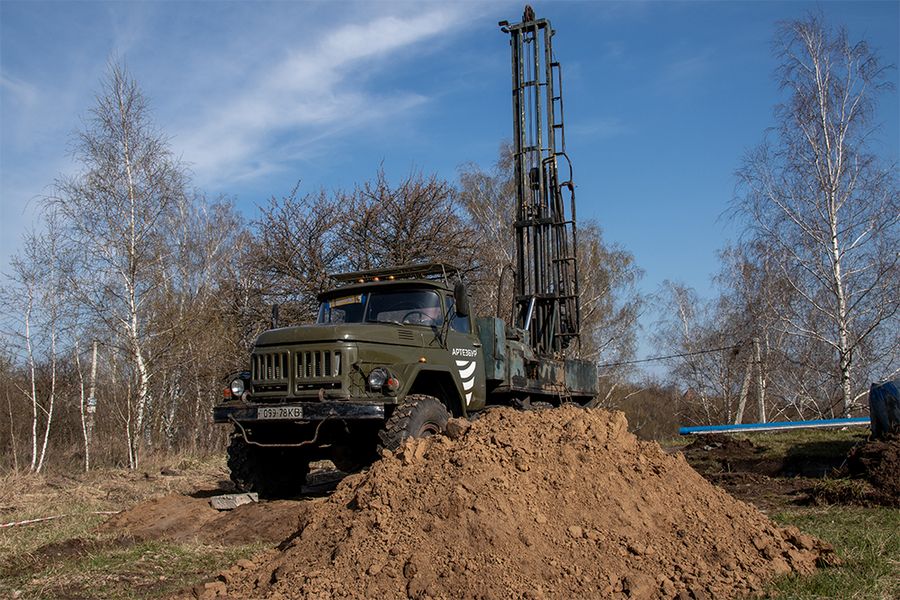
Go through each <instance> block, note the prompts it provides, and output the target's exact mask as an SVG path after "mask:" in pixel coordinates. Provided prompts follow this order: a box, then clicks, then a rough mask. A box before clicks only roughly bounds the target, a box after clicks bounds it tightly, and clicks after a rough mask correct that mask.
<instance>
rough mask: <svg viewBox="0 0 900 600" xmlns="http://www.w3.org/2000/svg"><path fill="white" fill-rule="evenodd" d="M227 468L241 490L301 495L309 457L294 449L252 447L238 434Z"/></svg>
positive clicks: (266, 495) (268, 494)
mask: <svg viewBox="0 0 900 600" xmlns="http://www.w3.org/2000/svg"><path fill="white" fill-rule="evenodd" d="M228 469H229V470H230V471H231V481H233V482H234V485H235V487H237V489H238V490H240V491H243V492H256V493H258V494H259V495H260V496H262V497H264V498H288V497H291V496H296V495H298V494H300V488H301V487H302V486H303V484H304V482H305V481H306V475H307V473H309V458H307V457H306V456H304V454H303V453H302V452H300V451H299V450H297V449H294V448H261V447H259V446H252V445H250V444H247V442H245V441H244V438H243V437H242V436H241V435H238V434H235V435H233V436H232V437H231V444H229V446H228Z"/></svg>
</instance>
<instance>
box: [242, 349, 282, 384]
mask: <svg viewBox="0 0 900 600" xmlns="http://www.w3.org/2000/svg"><path fill="white" fill-rule="evenodd" d="M287 366H288V353H287V352H271V353H268V354H254V355H253V364H252V372H251V375H252V377H253V381H260V382H263V383H275V382H281V381H285V382H286V381H287V380H288V370H287Z"/></svg>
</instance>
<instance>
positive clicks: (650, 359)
mask: <svg viewBox="0 0 900 600" xmlns="http://www.w3.org/2000/svg"><path fill="white" fill-rule="evenodd" d="M740 347H741V344H739V343H738V344H734V345H732V346H722V347H721V348H709V349H707V350H697V351H696V352H682V353H681V354H669V355H667V356H651V357H650V358H641V359H638V360H623V361H622V362H614V363H605V364H598V365H597V366H598V367H621V366H624V365H636V364H638V363H645V362H654V361H657V360H667V359H669V358H683V357H685V356H696V355H698V354H710V353H711V352H721V351H722V350H734V349H735V348H740Z"/></svg>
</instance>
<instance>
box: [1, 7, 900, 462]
mask: <svg viewBox="0 0 900 600" xmlns="http://www.w3.org/2000/svg"><path fill="white" fill-rule="evenodd" d="M777 48H778V49H779V50H778V52H779V57H780V61H781V65H782V66H781V68H780V70H779V72H778V77H779V83H780V85H781V86H782V88H783V89H784V90H785V94H786V96H787V100H786V101H785V103H784V104H782V105H779V106H778V107H777V108H776V120H777V126H776V127H775V128H774V129H773V130H771V131H769V132H768V133H767V135H766V138H765V140H764V142H763V143H762V144H761V145H760V146H759V147H757V148H755V149H753V150H751V151H750V152H748V153H747V155H746V156H745V157H744V159H743V161H742V164H741V167H740V169H739V171H738V181H739V187H738V191H737V193H736V196H735V199H734V202H733V205H732V215H733V217H734V218H735V219H738V220H739V222H740V223H741V224H742V225H743V230H744V234H743V236H742V238H741V239H739V240H738V241H736V242H734V243H733V244H732V245H730V246H729V247H728V248H726V249H724V250H723V251H722V254H721V258H722V262H721V264H722V269H721V272H720V273H719V275H718V276H717V283H718V287H719V290H720V294H719V296H718V297H717V298H714V299H712V300H708V301H707V300H703V299H701V298H700V297H698V295H697V293H696V292H695V291H693V290H691V289H690V288H688V287H686V286H684V285H683V284H680V283H677V281H670V282H666V283H665V284H664V285H663V286H662V288H661V289H660V290H659V291H658V293H656V294H654V295H652V296H646V295H643V294H641V293H639V291H638V284H639V282H640V279H641V277H642V271H641V269H640V268H639V266H638V265H637V264H636V263H635V260H634V257H633V256H632V254H631V253H630V252H628V251H627V249H625V248H623V247H620V246H618V245H616V244H612V243H610V242H608V241H607V240H605V239H604V237H603V234H602V230H601V228H600V227H599V225H598V224H597V223H593V222H581V223H579V243H578V248H577V253H578V259H579V265H580V268H579V271H580V274H581V276H582V281H581V294H582V298H581V306H582V311H583V317H584V321H585V322H584V324H583V328H582V329H583V331H584V332H585V333H584V334H583V335H582V340H581V343H580V344H579V345H578V346H577V347H576V348H573V349H572V352H574V353H577V354H578V355H579V356H581V357H583V358H587V359H590V360H594V361H595V362H597V363H598V364H600V365H601V369H600V373H601V384H602V385H601V389H602V392H601V396H600V398H599V399H598V403H599V404H600V405H603V406H611V407H620V408H624V409H625V410H626V412H628V414H629V416H630V417H631V419H632V423H633V425H634V426H635V428H637V429H638V430H641V431H643V432H644V433H645V434H647V435H654V434H660V433H670V432H671V426H672V425H673V424H675V423H679V422H681V423H684V422H687V423H692V422H695V423H718V422H723V421H740V420H748V419H754V420H756V419H768V420H773V419H777V418H782V417H787V418H805V417H812V416H836V415H845V414H851V413H853V412H854V411H857V410H858V409H859V407H860V404H861V403H862V402H863V401H864V396H865V390H866V388H867V384H868V382H869V381H872V380H875V379H880V378H885V377H889V376H892V375H893V374H896V373H897V372H898V368H900V357H898V349H900V328H898V316H900V314H898V296H900V295H898V294H897V293H896V290H895V289H892V285H893V286H894V287H895V286H896V282H897V280H898V279H897V262H898V253H897V248H898V247H900V243H898V242H900V240H898V227H897V225H898V219H900V210H898V196H897V182H896V174H895V173H896V168H895V165H884V164H883V162H882V161H880V160H879V159H878V158H877V156H876V155H874V154H872V153H871V151H870V148H869V143H870V137H871V136H872V133H873V131H875V128H873V124H872V119H873V116H874V114H875V112H874V111H875V107H876V103H877V100H878V97H879V95H880V93H881V92H882V91H884V90H885V89H886V87H887V82H888V78H887V76H886V74H887V73H888V70H887V69H886V68H885V67H884V66H882V65H881V64H880V63H879V60H878V57H877V55H876V54H875V53H874V52H873V51H871V50H870V49H869V48H868V47H867V46H866V45H865V43H862V42H859V43H855V44H851V43H850V42H849V40H848V39H847V35H846V33H844V32H842V31H837V32H835V31H832V30H830V29H828V28H827V27H826V26H825V24H824V23H822V22H821V20H820V19H819V18H817V17H811V18H809V19H807V20H804V21H797V22H792V23H788V24H785V25H783V26H782V28H781V29H780V30H779V34H778V37H777ZM74 155H75V158H76V159H77V161H78V164H79V169H78V171H77V173H76V174H75V175H72V176H67V177H60V178H59V179H57V180H56V181H55V182H54V185H53V192H52V193H51V194H49V195H48V196H47V197H45V198H43V199H42V200H41V207H40V208H41V211H40V212H41V217H42V218H41V222H40V224H39V225H37V226H36V227H35V229H34V231H31V232H29V233H27V234H26V235H25V236H24V239H23V243H22V246H21V250H20V251H19V252H18V254H17V255H16V256H15V257H14V258H13V260H12V261H11V265H10V270H9V272H8V273H6V274H5V275H6V280H7V281H6V285H5V286H4V288H3V291H2V295H0V302H2V305H3V317H4V318H3V323H2V326H3V331H2V333H3V336H2V347H0V374H2V376H3V389H4V398H3V400H4V401H5V404H6V406H5V409H6V410H5V412H6V413H7V419H4V420H5V421H6V426H5V427H0V446H2V447H3V448H4V451H3V455H2V456H3V458H2V460H0V469H14V470H18V471H41V470H42V469H44V468H45V467H46V466H47V465H48V464H54V465H58V466H60V467H64V468H70V467H71V466H72V465H75V464H78V465H80V466H81V467H82V468H84V469H89V468H91V467H92V466H97V465H104V466H108V465H119V466H123V467H130V468H136V467H137V466H138V465H139V464H140V461H141V459H142V457H144V456H146V455H147V454H148V453H150V454H154V453H158V454H168V453H177V452H197V453H205V452H209V451H217V450H220V449H221V447H222V443H223V440H224V436H225V432H223V431H220V430H218V429H216V428H214V427H213V426H212V424H211V418H210V410H211V408H212V406H213V405H214V404H215V402H216V401H217V400H218V398H219V397H220V394H221V389H222V388H223V387H224V385H225V383H226V381H225V378H226V376H227V375H228V374H229V373H231V372H233V371H235V370H240V369H243V368H245V367H246V363H247V360H248V355H249V351H250V349H251V348H252V345H253V341H254V339H255V338H256V336H257V335H258V334H259V333H260V332H262V331H263V330H264V329H266V328H267V327H268V326H269V323H270V307H271V305H272V304H274V303H277V304H279V305H281V306H282V310H281V318H282V322H283V323H284V322H286V323H297V324H299V323H306V322H310V321H311V320H313V319H314V316H315V311H316V296H317V294H318V293H320V292H322V291H324V290H325V289H326V288H328V287H329V286H331V285H332V281H331V279H330V277H329V274H332V273H337V272H345V271H356V270H362V269H369V268H376V267H382V266H388V265H396V264H404V263H414V262H425V261H440V262H448V263H451V264H456V265H459V266H461V267H463V268H464V274H465V279H466V281H467V282H468V284H469V289H470V293H471V294H472V296H473V306H474V308H475V312H476V314H478V315H495V316H499V317H502V318H506V319H510V318H511V313H512V306H513V302H512V294H513V269H514V268H515V265H514V256H515V252H514V246H513V243H514V235H513V225H512V220H513V218H512V215H513V214H514V205H515V194H514V188H513V185H512V174H511V170H512V160H511V151H510V149H509V148H508V147H503V148H501V151H500V153H499V158H498V160H497V162H496V163H495V164H494V165H491V166H490V167H488V168H482V167H480V166H478V165H473V164H468V165H464V166H463V167H461V168H460V169H459V173H458V177H457V178H456V179H455V180H453V181H451V180H447V179H444V178H441V177H438V176H437V175H432V174H427V173H423V172H421V171H415V170H413V171H411V172H410V173H409V174H407V175H406V176H405V177H402V178H400V179H399V180H392V179H391V178H390V177H388V175H387V174H386V173H385V172H384V170H383V169H380V168H376V169H373V176H372V177H371V178H370V179H369V180H368V181H363V182H360V183H358V184H357V185H355V186H354V187H352V188H350V189H343V190H342V189H335V190H324V189H323V190H317V191H313V192H301V188H300V185H299V184H298V186H297V187H295V189H293V190H291V191H289V193H287V194H286V195H283V196H277V195H276V196H273V197H272V198H271V199H270V200H269V201H268V202H267V203H265V204H264V205H263V206H261V207H260V208H259V209H258V211H257V212H256V213H255V214H253V215H242V214H240V213H239V212H238V211H237V210H236V209H235V207H234V205H233V203H232V202H231V201H230V200H229V199H227V198H223V197H216V198H210V197H208V196H207V195H206V194H204V193H203V192H202V191H199V190H197V189H195V187H194V186H193V183H192V181H191V177H190V172H189V169H188V168H187V166H186V165H185V164H183V163H182V162H180V161H179V160H178V159H177V158H176V157H175V156H174V155H173V153H172V150H171V148H170V146H169V145H168V142H167V140H166V138H165V136H164V134H163V133H162V132H161V131H160V130H159V128H158V127H157V126H156V125H155V124H154V122H153V120H152V115H151V114H150V113H149V110H148V107H147V101H146V98H145V96H144V95H143V93H142V92H141V90H140V88H139V86H138V85H137V83H136V81H135V80H134V79H133V78H132V77H131V76H130V74H129V73H128V72H127V71H126V69H125V68H124V66H122V65H121V64H112V65H111V66H110V68H109V70H108V75H107V77H106V79H104V80H103V81H102V85H101V91H100V93H99V94H98V96H97V99H96V103H95V106H94V108H93V109H92V111H91V112H90V114H89V116H88V118H87V119H86V120H85V121H84V126H83V128H82V129H81V130H80V131H79V132H78V133H77V134H76V143H75V146H74ZM649 308H655V310H656V311H657V313H658V314H659V315H660V317H659V320H658V322H656V323H654V324H653V325H652V328H651V331H650V332H649V333H650V334H651V338H652V339H653V340H654V342H655V343H654V346H655V348H656V349H657V350H658V351H659V353H660V354H666V355H678V356H677V357H675V358H670V359H667V360H666V361H665V363H666V367H667V371H666V374H665V375H664V376H657V377H650V376H648V375H646V374H644V373H643V372H642V371H641V370H640V369H639V368H638V367H637V366H636V364H635V363H634V360H635V358H636V349H637V339H638V333H639V329H640V326H639V319H640V317H641V316H642V315H644V314H646V311H647V310H648V309H649ZM716 349H720V350H716ZM711 350H714V351H711Z"/></svg>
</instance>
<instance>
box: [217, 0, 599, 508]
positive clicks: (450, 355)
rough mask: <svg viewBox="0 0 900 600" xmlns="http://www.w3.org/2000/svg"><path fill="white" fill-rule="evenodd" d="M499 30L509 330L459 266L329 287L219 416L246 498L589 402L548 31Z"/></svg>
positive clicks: (412, 268) (389, 271) (405, 269)
mask: <svg viewBox="0 0 900 600" xmlns="http://www.w3.org/2000/svg"><path fill="white" fill-rule="evenodd" d="M500 27H501V29H502V31H503V32H505V33H508V34H509V36H510V47H511V50H512V54H511V56H512V107H513V136H514V163H515V182H516V186H515V187H516V199H517V209H516V214H515V215H514V216H512V215H511V218H513V219H514V226H515V227H514V229H515V242H516V265H515V294H514V296H515V298H514V302H515V310H514V319H513V322H512V323H507V322H506V321H504V320H503V319H500V318H497V317H482V318H475V317H474V316H473V315H471V314H470V310H469V298H468V294H467V292H466V286H465V284H464V283H463V281H462V278H461V276H460V270H459V269H457V268H455V267H452V266H450V265H446V264H413V265H401V266H397V267H391V268H386V269H375V270H369V271H361V272H354V273H343V274H338V275H333V276H332V277H333V278H334V280H335V281H336V282H337V283H338V285H337V287H335V288H334V289H331V290H328V291H326V292H324V293H322V294H320V295H319V298H318V300H319V314H318V318H317V322H316V324H315V325H307V326H295V327H280V328H278V327H273V329H271V330H269V331H266V332H264V333H262V334H261V335H260V336H259V337H258V338H257V340H256V343H255V346H254V348H253V351H252V354H251V356H250V361H249V362H250V364H249V368H248V370H246V371H243V372H240V373H236V374H234V375H233V376H232V377H231V378H230V379H231V381H230V384H229V386H228V387H227V388H226V390H225V398H224V400H223V401H222V402H221V403H220V404H218V405H217V406H216V407H215V408H214V409H213V419H214V420H215V422H217V423H223V424H228V425H231V426H232V427H233V434H232V438H231V444H230V446H229V449H228V465H229V468H230V470H231V477H232V480H233V481H234V483H235V484H236V485H237V487H238V488H239V489H242V490H247V491H257V492H260V493H261V494H263V495H269V496H275V495H278V496H283V495H291V494H294V493H297V492H299V491H300V486H301V485H302V483H303V481H304V478H305V475H306V473H307V471H308V465H309V462H310V461H312V460H319V459H329V460H331V461H332V462H334V464H335V465H336V466H337V468H339V469H341V470H345V471H346V470H352V469H354V468H356V467H358V466H361V465H364V464H366V463H367V462H370V461H372V460H374V459H375V458H377V456H378V452H379V451H384V450H388V451H390V450H395V449H397V448H398V447H399V446H400V445H401V444H402V443H403V441H404V440H405V439H406V438H409V437H423V436H428V435H433V434H437V433H440V432H442V431H443V430H444V429H445V428H446V426H447V422H448V420H449V419H450V417H451V416H453V417H467V416H470V415H472V414H474V413H477V412H478V411H480V410H483V409H484V408H485V407H486V406H488V405H513V406H517V407H519V408H525V409H527V408H533V407H536V405H539V404H544V405H547V404H549V405H559V404H561V403H563V402H576V403H579V404H587V403H588V402H590V401H591V400H592V399H593V398H594V396H595V395H596V393H597V387H598V380H597V368H596V365H595V364H593V363H591V362H588V361H584V360H578V359H575V358H571V357H569V356H568V355H569V354H572V353H573V352H572V350H574V349H577V344H578V340H579V335H580V333H581V331H580V321H581V314H580V305H579V296H578V264H577V260H576V248H577V244H576V241H577V240H576V227H575V193H574V191H575V185H574V183H573V181H572V166H571V163H570V162H569V159H568V156H567V154H566V149H565V128H564V126H563V101H562V71H561V68H560V65H559V62H557V61H556V60H555V58H554V56H553V49H552V45H551V42H552V38H553V35H554V31H553V28H552V27H551V25H550V22H549V21H548V20H546V19H536V18H535V17H534V11H533V10H531V8H530V7H526V9H525V14H524V16H523V19H522V22H521V23H518V24H515V25H510V24H509V23H508V22H506V21H502V22H501V23H500ZM560 163H562V164H564V165H565V170H564V172H565V176H564V177H561V176H560ZM573 344H575V346H573Z"/></svg>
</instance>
